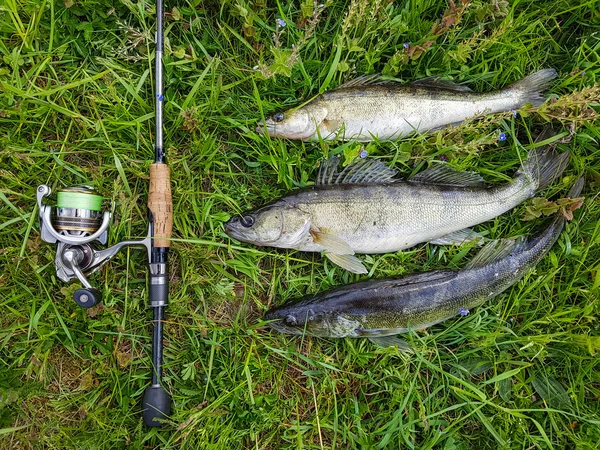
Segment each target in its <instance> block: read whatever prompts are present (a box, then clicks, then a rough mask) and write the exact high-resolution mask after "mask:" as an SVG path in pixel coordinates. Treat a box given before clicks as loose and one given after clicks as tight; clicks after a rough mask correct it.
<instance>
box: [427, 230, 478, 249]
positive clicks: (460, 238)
mask: <svg viewBox="0 0 600 450" xmlns="http://www.w3.org/2000/svg"><path fill="white" fill-rule="evenodd" d="M473 241H479V242H480V243H483V236H482V235H481V234H479V233H477V232H476V231H473V230H471V229H470V228H465V229H464V230H458V231H454V232H452V233H448V234H445V235H444V236H441V237H439V238H437V239H434V240H432V241H429V242H430V243H431V244H435V245H460V244H464V243H466V242H473Z"/></svg>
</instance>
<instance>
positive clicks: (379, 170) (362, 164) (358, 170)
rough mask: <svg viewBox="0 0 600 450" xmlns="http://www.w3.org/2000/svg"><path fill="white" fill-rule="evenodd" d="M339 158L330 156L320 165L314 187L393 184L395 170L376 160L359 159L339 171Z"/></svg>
mask: <svg viewBox="0 0 600 450" xmlns="http://www.w3.org/2000/svg"><path fill="white" fill-rule="evenodd" d="M339 163H340V158H339V157H338V156H332V157H330V158H329V159H328V160H327V161H325V162H324V163H322V164H321V167H320V168H319V173H318V174H317V179H316V181H315V186H325V185H330V184H384V183H393V182H394V181H395V180H394V179H393V177H394V176H395V175H396V173H397V170H396V169H391V168H389V167H388V166H386V165H385V164H384V163H382V162H381V161H378V160H376V159H359V160H357V161H354V162H353V163H351V164H349V165H347V166H346V167H344V169H343V170H342V171H341V172H340V171H339Z"/></svg>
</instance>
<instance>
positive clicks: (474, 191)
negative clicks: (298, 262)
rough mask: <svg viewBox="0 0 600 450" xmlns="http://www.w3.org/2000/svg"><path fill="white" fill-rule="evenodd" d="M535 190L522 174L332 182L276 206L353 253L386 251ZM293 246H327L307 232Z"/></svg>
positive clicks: (510, 204)
mask: <svg viewBox="0 0 600 450" xmlns="http://www.w3.org/2000/svg"><path fill="white" fill-rule="evenodd" d="M536 189H537V187H536V185H535V184H534V183H531V182H529V181H528V180H527V179H526V178H525V177H517V178H516V179H515V180H514V182H512V183H509V184H506V185H503V186H497V187H493V188H489V189H486V188H475V187H460V186H437V185H428V184H423V183H419V182H411V181H402V182H397V183H389V184H382V185H355V186H348V185H333V186H324V187H323V188H322V189H310V190H305V191H301V192H299V193H297V194H294V195H290V196H288V197H285V198H284V199H282V200H281V201H280V202H278V203H276V204H275V207H281V208H296V209H299V210H301V211H303V212H304V213H306V214H308V215H309V216H310V217H311V222H310V223H311V225H312V227H313V228H314V229H317V230H326V231H327V232H328V233H330V234H335V235H336V236H337V237H338V238H339V239H341V240H343V241H344V242H346V243H348V244H349V246H350V247H351V249H352V250H353V252H354V253H389V252H394V251H398V250H402V249H406V248H410V247H413V246H415V245H417V244H419V243H422V242H429V241H432V240H435V239H436V238H439V237H441V236H442V235H446V234H450V233H452V232H455V231H459V230H463V229H465V228H468V227H471V226H473V225H475V224H478V223H482V222H486V221H488V220H491V219H493V218H494V217H496V216H498V215H500V214H502V213H504V212H505V211H508V210H509V209H512V208H514V207H515V206H517V205H518V204H519V203H521V202H522V201H523V200H525V199H527V198H530V197H532V196H533V195H534V193H535V191H536ZM294 248H296V249H297V250H301V251H307V252H324V251H327V248H326V247H325V245H324V244H322V243H320V241H319V240H318V239H314V235H313V234H311V233H310V232H308V233H306V234H305V235H304V239H301V240H299V241H298V244H297V245H296V246H294Z"/></svg>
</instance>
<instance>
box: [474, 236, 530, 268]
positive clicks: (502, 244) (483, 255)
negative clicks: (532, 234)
mask: <svg viewBox="0 0 600 450" xmlns="http://www.w3.org/2000/svg"><path fill="white" fill-rule="evenodd" d="M522 242H523V241H522V240H521V239H517V240H514V239H499V240H497V241H492V242H490V243H488V244H486V246H485V247H483V248H482V249H481V251H480V252H479V253H477V255H475V258H473V259H472V260H471V261H469V263H468V264H467V265H466V266H465V269H477V268H480V267H483V266H486V265H488V264H491V263H493V262H496V261H499V260H501V259H502V258H504V257H506V256H508V255H509V254H510V253H511V252H512V251H513V250H514V249H515V248H516V247H517V246H518V245H520V244H521V243H522Z"/></svg>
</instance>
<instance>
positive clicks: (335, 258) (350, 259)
mask: <svg viewBox="0 0 600 450" xmlns="http://www.w3.org/2000/svg"><path fill="white" fill-rule="evenodd" d="M325 256H327V258H329V260H330V261H331V262H332V263H334V264H337V265H338V266H340V267H342V268H344V269H346V270H347V271H348V272H352V273H358V274H364V273H369V271H368V270H367V268H366V267H365V266H364V265H363V263H362V262H361V260H360V259H358V258H357V257H356V256H354V255H336V254H335V253H325Z"/></svg>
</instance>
